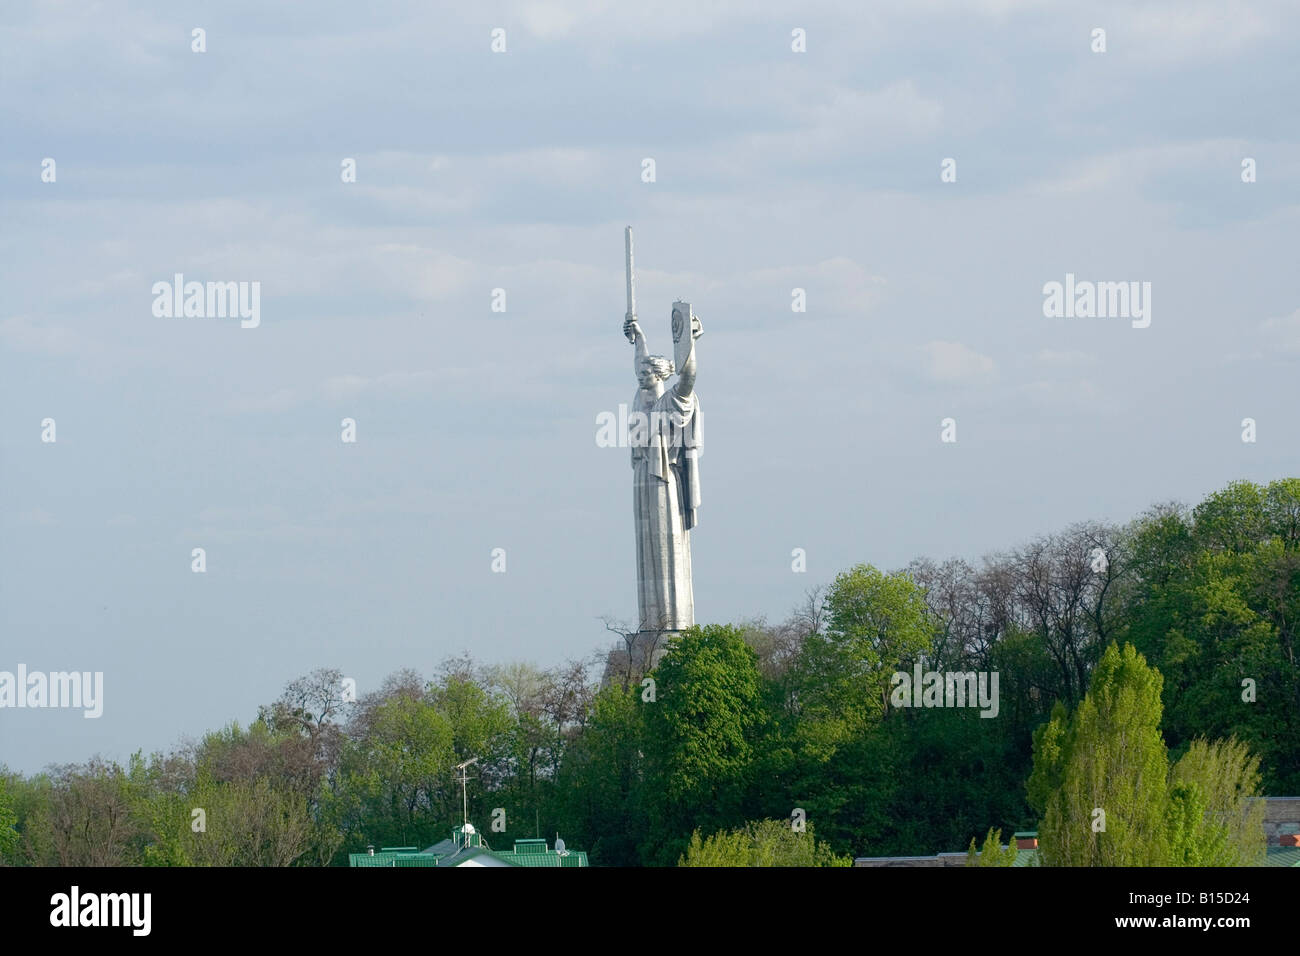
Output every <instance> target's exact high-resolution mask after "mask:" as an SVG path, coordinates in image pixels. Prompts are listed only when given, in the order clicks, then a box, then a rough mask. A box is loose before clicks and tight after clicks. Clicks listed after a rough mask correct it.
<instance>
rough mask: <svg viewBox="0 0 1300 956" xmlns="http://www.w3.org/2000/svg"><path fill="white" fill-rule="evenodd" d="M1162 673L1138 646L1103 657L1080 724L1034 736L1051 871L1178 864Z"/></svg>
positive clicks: (1058, 723)
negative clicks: (1172, 848)
mask: <svg viewBox="0 0 1300 956" xmlns="http://www.w3.org/2000/svg"><path fill="white" fill-rule="evenodd" d="M1160 689H1161V677H1160V672H1159V671H1157V670H1155V669H1154V668H1151V667H1149V666H1147V663H1146V660H1145V659H1144V658H1143V657H1142V655H1140V654H1138V653H1137V651H1136V650H1135V649H1134V648H1133V647H1132V645H1125V646H1124V649H1123V651H1121V650H1120V649H1119V648H1118V647H1117V646H1116V645H1114V644H1112V645H1111V646H1109V647H1108V648H1107V649H1106V651H1105V652H1104V653H1103V654H1102V657H1101V661H1100V662H1099V663H1098V664H1097V668H1096V670H1095V671H1094V673H1093V676H1092V682H1091V684H1090V686H1089V689H1088V693H1087V694H1086V695H1085V696H1084V698H1083V700H1082V701H1081V702H1080V704H1079V707H1078V708H1077V710H1076V711H1075V713H1074V715H1073V716H1072V717H1067V716H1066V714H1065V710H1064V708H1063V707H1060V706H1058V707H1057V709H1056V710H1054V711H1053V714H1052V719H1051V720H1050V721H1048V723H1047V724H1045V725H1044V726H1043V727H1042V728H1040V729H1039V730H1038V731H1037V732H1036V733H1035V734H1034V769H1033V773H1032V774H1031V775H1030V778H1029V783H1028V790H1029V796H1030V802H1031V803H1032V804H1033V805H1034V806H1035V808H1036V809H1038V810H1039V811H1040V812H1041V813H1042V815H1043V819H1042V823H1041V824H1040V825H1039V828H1038V841H1039V853H1040V855H1041V856H1042V862H1043V863H1044V864H1045V865H1048V866H1161V865H1164V863H1165V862H1166V861H1167V860H1168V858H1169V846H1168V834H1167V820H1166V810H1167V804H1168V799H1167V776H1168V767H1169V764H1168V756H1167V753H1166V750H1165V745H1164V741H1163V740H1162V739H1161V737H1160V714H1161V709H1160Z"/></svg>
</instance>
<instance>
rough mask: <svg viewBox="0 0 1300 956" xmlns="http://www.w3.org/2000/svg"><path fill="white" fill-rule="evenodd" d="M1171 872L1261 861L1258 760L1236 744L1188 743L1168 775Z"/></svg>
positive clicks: (1213, 742)
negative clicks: (1171, 847)
mask: <svg viewBox="0 0 1300 956" xmlns="http://www.w3.org/2000/svg"><path fill="white" fill-rule="evenodd" d="M1169 779H1170V799H1171V801H1173V802H1174V804H1175V807H1174V809H1173V810H1172V811H1171V826H1172V827H1173V833H1172V835H1171V843H1172V846H1173V850H1172V852H1173V855H1174V860H1173V863H1174V865H1176V866H1255V865H1258V864H1259V863H1261V862H1262V861H1263V859H1264V850H1265V837H1264V812H1265V807H1264V801H1263V800H1261V799H1260V793H1259V783H1260V774H1259V758H1258V757H1256V756H1254V755H1252V754H1251V752H1250V750H1249V748H1247V746H1246V745H1245V744H1244V743H1243V742H1241V741H1239V740H1236V739H1228V740H1215V741H1207V740H1204V739H1197V740H1194V741H1192V745H1191V746H1190V747H1189V748H1188V750H1187V753H1185V754H1183V756H1182V757H1181V758H1180V759H1179V760H1178V761H1177V762H1176V763H1175V764H1174V765H1173V767H1172V768H1171V769H1170V771H1169Z"/></svg>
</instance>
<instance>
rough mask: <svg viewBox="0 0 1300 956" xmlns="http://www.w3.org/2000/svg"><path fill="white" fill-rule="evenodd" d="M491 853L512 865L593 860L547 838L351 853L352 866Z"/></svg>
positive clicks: (454, 861)
mask: <svg viewBox="0 0 1300 956" xmlns="http://www.w3.org/2000/svg"><path fill="white" fill-rule="evenodd" d="M483 854H487V855H489V856H492V857H494V858H495V859H498V860H500V861H501V862H502V863H506V864H508V865H510V866H554V867H566V866H577V867H584V866H590V865H591V864H590V863H589V862H588V861H587V854H586V853H584V852H583V851H581V850H570V851H568V852H567V853H565V854H564V855H563V856H561V855H560V854H558V853H556V852H555V851H554V850H552V849H551V848H550V847H549V846H548V845H547V843H546V841H545V840H543V839H526V840H516V841H515V843H514V848H513V849H511V850H492V849H489V848H487V847H481V846H469V847H464V848H462V847H459V846H457V845H456V843H455V842H454V841H452V840H442V841H440V842H438V843H435V844H434V845H433V846H431V847H429V848H428V849H426V850H423V851H416V849H415V848H414V847H410V848H405V847H403V848H398V849H394V848H390V847H385V848H384V849H383V850H382V851H380V852H377V853H375V854H373V855H371V854H369V853H349V854H348V865H349V866H432V867H452V866H459V865H460V864H461V863H464V862H466V861H467V860H472V859H474V858H475V857H477V856H482V855H483Z"/></svg>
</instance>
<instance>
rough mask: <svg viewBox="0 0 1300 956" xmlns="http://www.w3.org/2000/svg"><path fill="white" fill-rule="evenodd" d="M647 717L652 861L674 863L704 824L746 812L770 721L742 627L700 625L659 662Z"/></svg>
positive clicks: (724, 822)
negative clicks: (757, 758) (762, 742)
mask: <svg viewBox="0 0 1300 956" xmlns="http://www.w3.org/2000/svg"><path fill="white" fill-rule="evenodd" d="M653 678H654V680H655V695H654V700H653V701H652V702H649V701H648V702H645V703H642V704H641V707H642V709H643V711H642V712H643V714H644V716H645V727H646V734H645V757H646V778H645V788H646V791H645V798H646V799H645V804H646V806H647V809H648V811H649V817H650V822H651V834H650V841H649V844H648V846H647V847H645V848H644V850H643V854H644V856H645V857H646V862H651V863H658V864H660V865H665V866H671V865H672V864H673V863H674V862H675V861H676V859H677V858H678V856H680V855H681V853H682V851H683V850H684V849H685V844H686V842H687V840H688V839H689V834H690V832H691V830H692V829H693V828H695V827H697V826H701V825H703V826H707V827H709V828H715V827H718V828H721V827H726V826H728V825H735V824H736V823H738V822H742V821H743V820H744V819H745V811H746V808H747V807H746V804H747V795H748V792H749V790H750V787H751V785H752V784H753V783H754V782H755V780H754V771H755V760H756V755H757V753H758V746H757V745H758V742H759V741H760V739H761V738H762V737H763V735H764V734H765V732H766V730H767V726H768V714H767V711H766V709H765V707H764V693H763V687H762V679H761V677H760V676H759V673H758V667H757V657H756V656H755V654H754V652H753V651H752V650H750V648H749V647H748V645H746V644H745V641H744V639H743V634H742V632H741V631H740V630H739V629H738V628H734V627H730V626H721V625H708V626H706V627H702V628H701V627H693V628H690V629H688V630H686V631H683V632H682V633H681V635H680V636H679V637H677V638H676V639H674V640H673V641H672V642H671V643H670V645H669V648H668V651H667V653H666V654H665V655H664V657H663V658H662V660H660V662H659V665H658V667H657V668H656V669H655V671H654V674H653Z"/></svg>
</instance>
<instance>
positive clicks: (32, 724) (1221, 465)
mask: <svg viewBox="0 0 1300 956" xmlns="http://www.w3.org/2000/svg"><path fill="white" fill-rule="evenodd" d="M145 6H147V5H142V4H130V5H128V4H125V3H94V4H87V3H71V2H69V3H16V4H6V5H5V7H4V9H3V11H0V223H3V225H2V226H0V410H2V412H3V413H2V414H0V670H9V671H13V670H15V669H16V667H17V665H18V664H20V663H21V664H25V665H26V667H27V668H28V669H29V670H39V671H61V670H78V671H102V672H103V673H104V702H103V715H102V717H100V718H98V719H84V718H83V717H82V714H81V712H80V711H71V710H64V711H56V710H44V711H38V710H8V709H6V710H0V762H3V763H7V764H8V765H9V766H10V767H11V768H14V769H19V770H23V771H27V772H30V771H34V770H37V769H39V768H40V767H42V766H44V765H46V764H47V763H52V762H65V761H73V760H82V759H85V758H86V757H88V756H90V755H91V754H94V753H97V752H98V753H103V754H104V755H106V756H108V757H111V758H115V759H119V760H124V759H125V758H126V757H127V756H128V755H129V754H130V753H131V752H132V751H134V750H135V749H137V748H143V749H144V750H145V751H146V752H148V751H152V750H158V749H164V748H167V747H169V746H171V745H173V744H175V743H176V742H177V741H178V740H179V739H180V738H181V737H182V736H184V735H197V734H201V733H202V732H203V731H204V730H206V729H213V728H217V727H219V726H221V725H223V724H224V723H226V722H228V721H230V720H232V719H239V720H240V721H241V722H245V723H246V722H247V721H248V720H250V719H251V718H252V717H253V716H254V715H255V714H256V708H257V705H258V704H259V703H263V702H267V701H270V700H272V699H274V698H275V697H276V696H277V694H278V693H279V691H280V689H281V687H282V686H283V685H284V683H285V682H286V681H288V680H290V679H292V678H293V677H295V676H297V675H299V674H302V673H305V672H307V671H309V670H311V669H313V668H315V667H320V666H333V667H338V668H340V669H341V670H342V671H343V673H345V674H347V675H350V676H352V677H354V678H355V679H356V680H357V683H358V687H359V690H360V691H361V692H365V691H366V690H368V689H373V688H374V687H375V686H376V685H377V684H378V683H379V681H380V680H381V679H382V678H383V676H384V675H385V674H387V673H389V672H391V671H393V670H395V669H397V668H400V667H406V666H410V667H415V668H418V669H420V670H421V671H422V672H423V673H425V674H426V675H428V674H430V673H431V671H432V668H433V666H434V664H435V663H436V662H437V661H439V660H441V659H442V658H444V657H446V656H449V655H452V654H455V653H458V652H460V651H463V650H469V651H470V652H472V653H473V654H474V655H475V656H477V657H478V658H480V659H481V660H484V661H486V662H497V661H505V660H511V659H528V660H532V661H535V662H537V663H538V664H541V665H551V664H556V663H560V662H562V661H563V660H565V659H566V658H571V657H579V656H584V655H587V654H589V653H590V652H591V651H592V650H593V649H594V648H595V647H597V646H598V645H601V644H604V643H606V639H607V638H608V637H609V635H608V634H607V633H606V632H605V631H604V629H603V627H602V625H601V623H600V622H599V620H598V617H599V616H600V615H605V614H608V615H612V616H614V617H616V618H622V619H631V618H633V617H634V616H635V614H636V586H635V577H634V576H635V556H634V551H633V543H634V542H633V526H632V513H631V506H632V500H631V499H632V493H631V486H632V471H631V468H630V466H629V461H628V452H627V450H626V449H614V448H600V447H597V444H596V441H595V434H596V418H597V416H598V415H599V414H600V413H601V412H603V411H611V412H616V411H617V409H618V406H619V404H620V403H625V402H629V401H630V400H631V398H632V396H633V393H634V390H635V387H636V383H635V379H634V377H633V374H632V351H631V346H630V345H629V344H628V342H627V340H626V339H625V338H624V337H623V335H622V332H621V325H622V322H623V313H624V308H625V305H624V289H623V235H622V230H623V227H624V226H625V225H629V224H630V225H632V226H633V227H634V229H635V232H636V242H637V264H638V276H637V279H638V313H639V315H640V318H641V322H642V325H643V327H644V328H645V331H646V334H647V337H648V339H649V344H650V347H651V350H652V351H659V352H666V353H668V354H671V340H670V335H669V316H670V309H669V306H670V303H671V302H672V300H673V299H674V298H678V297H680V298H684V299H688V300H689V301H691V302H692V304H693V306H694V309H695V311H696V312H697V313H698V314H699V315H700V317H701V319H702V322H703V325H704V329H705V335H704V337H703V338H702V339H701V340H700V341H699V343H698V353H697V355H698V361H699V377H698V382H697V391H698V394H699V395H700V398H701V406H702V410H703V423H704V455H703V458H702V459H701V477H702V481H701V484H702V493H703V502H702V506H701V508H700V512H699V522H700V523H699V527H698V528H697V529H696V530H695V531H694V532H693V536H692V547H693V557H694V572H695V606H696V616H697V620H698V621H699V622H700V623H708V622H729V621H737V620H740V619H742V618H748V617H753V616H757V615H767V616H768V617H769V618H771V619H780V618H782V617H783V616H784V615H785V614H786V613H787V612H788V611H789V610H790V608H791V607H792V606H793V605H794V604H795V603H797V602H798V600H799V598H800V597H801V595H802V594H803V593H804V592H805V591H806V590H807V589H808V588H809V587H811V586H813V585H815V584H819V583H825V582H827V581H829V580H830V579H831V578H832V577H833V576H834V575H835V573H836V572H838V571H839V570H842V569H844V568H846V567H848V566H850V565H852V564H854V563H857V562H870V563H872V564H875V565H877V566H879V567H882V568H896V567H900V566H902V565H903V564H905V563H906V562H907V561H909V560H910V559H912V558H913V557H917V556H920V555H928V556H930V557H934V558H938V559H941V558H946V557H950V556H962V557H966V558H969V559H977V558H978V557H979V556H980V555H981V554H983V553H985V552H989V551H993V550H998V549H1002V548H1006V547H1010V546H1013V545H1016V544H1018V543H1020V542H1022V541H1024V540H1025V539H1027V538H1029V537H1031V536H1033V535H1036V534H1040V533H1044V532H1049V531H1053V530H1056V529H1059V528H1061V527H1063V526H1065V525H1067V524H1069V523H1071V522H1073V521H1077V520H1082V519H1090V518H1096V519H1109V520H1127V519H1128V518H1130V517H1132V516H1134V515H1135V514H1137V513H1138V512H1140V511H1141V510H1143V509H1144V508H1146V507H1147V506H1149V505H1150V504H1151V503H1153V502H1156V501H1164V500H1169V499H1181V500H1184V501H1195V500H1197V499H1199V498H1200V497H1201V496H1203V495H1204V494H1206V493H1208V492H1210V491H1212V490H1214V489H1216V488H1218V487H1220V486H1222V485H1223V484H1224V483H1226V482H1227V481H1229V480H1232V479H1235V478H1250V479H1253V480H1257V481H1267V480H1271V479H1273V478H1277V477H1282V476H1286V475H1295V474H1296V473H1297V469H1296V460H1295V457H1296V451H1297V447H1298V444H1300V442H1298V439H1300V422H1298V421H1297V418H1298V416H1300V404H1298V403H1297V381H1296V370H1297V359H1298V358H1300V291H1297V288H1296V277H1297V273H1298V272H1300V269H1298V268H1297V262H1296V255H1297V241H1296V230H1297V226H1298V225H1300V149H1298V148H1297V136H1298V134H1297V129H1298V126H1297V122H1296V119H1297V109H1296V102H1297V88H1296V87H1297V79H1298V74H1297V72H1296V67H1295V64H1296V61H1297V43H1296V37H1297V29H1298V28H1300V12H1298V11H1297V9H1296V7H1295V5H1294V4H1287V3H1269V2H1252V3H1231V2H1228V3H1224V2H1213V3H1211V2H1199V0H1170V2H1147V3H1142V4H1132V3H1128V2H1122V3H1094V4H1089V5H1088V6H1089V7H1090V9H1089V10H1088V11H1086V12H1083V11H1079V10H1076V9H1074V7H1075V6H1076V5H1073V4H1064V3H1059V4H1058V3H1044V2H1020V0H985V2H975V3H969V2H968V3H960V4H958V3H955V2H954V3H939V2H932V0H897V2H893V0H890V2H876V0H873V2H871V3H861V2H845V3H817V2H800V3H797V4H795V3H791V4H777V3H769V2H754V0H743V2H741V0H737V2H711V3H708V4H700V3H698V2H697V0H691V2H667V3H653V4H639V3H627V2H613V0H611V2H608V3H603V2H602V3H596V2H592V3H586V4H582V3H567V4H560V3H543V2H528V3H522V2H521V3H474V4H467V3H465V4H435V3H400V4H399V3H390V2H383V0H378V2H367V3H311V4H305V3H304V4H277V5H268V4H265V3H262V2H252V0H234V2H222V3H219V4H218V3H167V4H154V5H152V6H153V7H154V9H152V10H147V9H142V7H145ZM701 8H703V9H701ZM195 27H201V28H203V29H204V30H205V31H206V52H203V53H196V52H193V50H192V43H193V40H192V30H193V29H194V28H195ZM498 27H499V28H503V29H504V30H505V44H506V52H504V53H495V52H493V50H492V48H491V45H492V31H493V29H494V28H498ZM1098 27H1100V28H1102V29H1104V30H1105V31H1106V36H1105V40H1106V51H1105V52H1104V53H1096V52H1093V49H1092V47H1093V45H1094V40H1093V30H1094V28H1098ZM796 28H798V29H802V30H804V31H806V47H807V50H806V52H802V53H800V52H794V51H793V50H792V48H791V46H792V31H794V30H795V29H796ZM1247 157H1250V158H1253V159H1254V160H1255V161H1256V170H1257V182H1254V183H1244V182H1242V161H1243V159H1244V158H1247ZM46 158H52V159H54V160H55V163H56V166H55V169H56V180H55V181H54V182H52V183H47V182H42V178H41V177H42V160H44V159H46ZM345 158H352V159H354V160H355V161H356V171H357V175H356V182H355V183H344V182H343V181H342V177H341V164H342V163H343V161H344V159H345ZM646 158H652V159H653V160H654V162H655V181H654V182H652V183H647V182H643V181H642V169H643V160H644V159H646ZM945 158H953V159H955V161H956V172H957V179H956V182H948V183H945V182H941V178H940V172H941V164H942V162H943V160H944V159H945ZM176 273H183V274H184V275H185V277H186V279H187V280H198V281H222V282H225V281H250V282H251V281H257V282H259V283H260V290H261V301H260V319H261V321H260V325H259V326H258V327H257V328H241V327H240V324H239V322H238V320H232V319H221V318H188V319H186V318H160V317H156V316H155V315H154V314H153V311H152V308H151V307H152V304H153V300H154V296H153V293H152V292H151V289H152V286H153V284H154V283H155V282H159V281H167V282H170V281H171V279H172V277H173V275H174V274H176ZM1067 273H1073V274H1074V275H1075V276H1076V277H1077V278H1078V279H1079V280H1093V281H1138V282H1150V283H1151V289H1152V293H1151V302H1150V306H1151V313H1150V318H1151V322H1150V326H1149V327H1147V328H1134V327H1133V325H1132V323H1131V322H1130V321H1129V320H1127V319H1124V318H1105V319H1101V318H1093V319H1089V318H1046V317H1045V316H1044V314H1043V301H1044V295H1043V286H1044V284H1045V283H1048V282H1052V281H1057V282H1064V281H1065V276H1066V274H1067ZM498 288H499V289H504V290H505V292H506V311H505V312H493V311H492V309H491V304H492V294H493V291H492V290H494V289H498ZM795 288H802V289H805V290H806V296H807V311H806V312H803V313H799V312H794V311H792V308H791V303H792V290H793V289H795ZM947 417H951V418H953V419H955V420H956V423H957V424H956V427H957V441H956V442H955V443H943V442H941V441H940V422H941V421H942V420H943V419H944V418H947ZM1246 417H1250V418H1253V419H1255V420H1256V423H1257V435H1258V440H1257V441H1256V442H1255V443H1244V442H1243V441H1242V440H1241V434H1242V427H1241V422H1242V419H1243V418H1246ZM46 418H52V419H54V420H55V422H56V441H55V442H53V443H49V442H43V441H42V440H41V438H42V424H41V423H42V421H43V420H44V419H46ZM344 418H353V419H355V421H356V423H357V441H356V442H355V443H354V444H347V443H344V442H343V441H342V440H341V421H342V420H343V419H344ZM196 547H202V548H204V549H205V550H206V556H207V570H206V572H205V573H203V574H196V573H192V571H191V560H192V559H191V552H192V549H194V548H196ZM494 548H504V549H505V552H506V561H507V565H506V567H507V570H506V573H504V574H498V573H493V572H492V569H491V562H492V558H491V554H492V550H493V549H494ZM794 548H803V549H805V551H806V554H807V572H806V573H803V574H798V573H794V572H792V570H791V551H792V549H794Z"/></svg>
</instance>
